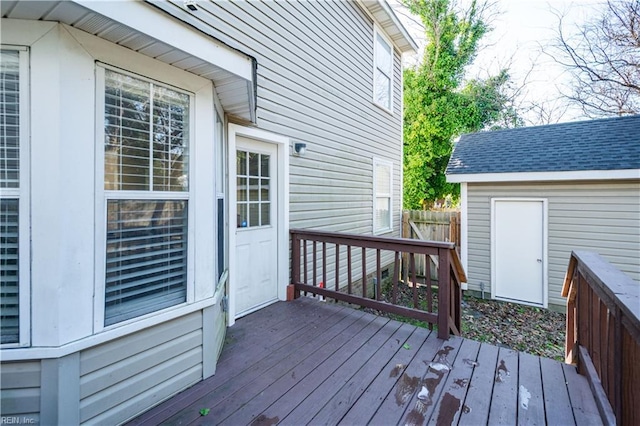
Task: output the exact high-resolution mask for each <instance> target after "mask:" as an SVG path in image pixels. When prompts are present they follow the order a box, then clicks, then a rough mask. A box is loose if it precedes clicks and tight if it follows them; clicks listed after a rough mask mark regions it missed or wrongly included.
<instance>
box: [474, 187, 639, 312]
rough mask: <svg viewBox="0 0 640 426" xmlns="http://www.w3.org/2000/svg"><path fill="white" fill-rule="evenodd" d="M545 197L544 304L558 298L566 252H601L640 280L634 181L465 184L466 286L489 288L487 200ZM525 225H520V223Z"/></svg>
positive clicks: (561, 303)
mask: <svg viewBox="0 0 640 426" xmlns="http://www.w3.org/2000/svg"><path fill="white" fill-rule="evenodd" d="M494 197H500V198H509V197H511V198H521V197H539V198H545V199H547V200H548V263H549V265H548V271H549V272H548V273H549V277H548V282H549V303H550V304H554V305H564V304H565V300H564V299H563V298H562V297H561V296H560V291H561V289H562V283H563V280H564V275H565V273H566V271H567V267H568V265H569V257H570V254H571V251H572V250H589V251H595V252H597V253H599V254H601V255H602V256H603V257H604V258H605V259H607V260H608V261H609V262H611V263H612V264H613V265H614V266H615V267H617V268H619V269H620V270H622V271H623V272H625V273H626V274H627V275H629V276H630V277H631V278H633V279H634V280H636V281H639V282H640V257H639V256H638V248H639V247H640V221H638V218H639V217H640V181H637V180H635V181H609V182H604V181H597V182H568V183H554V182H535V183H529V184H510V183H500V184H496V183H486V184H476V183H469V184H468V236H469V251H468V270H467V277H468V278H469V282H468V284H469V289H471V290H480V283H481V282H482V283H484V284H485V291H487V292H489V291H490V289H491V281H490V277H491V270H490V267H491V249H490V248H491V245H490V241H491V239H490V215H491V203H490V199H491V198H494ZM523 226H526V224H523Z"/></svg>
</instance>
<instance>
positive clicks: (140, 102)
mask: <svg viewBox="0 0 640 426" xmlns="http://www.w3.org/2000/svg"><path fill="white" fill-rule="evenodd" d="M103 70H104V195H105V204H106V266H105V304H104V325H105V326H108V325H111V324H115V323H118V322H121V321H125V320H127V319H130V318H135V317H138V316H141V315H145V314H148V313H151V312H155V311H158V310H160V309H164V308H167V307H170V306H173V305H177V304H180V303H183V302H186V295H187V269H188V268H187V244H188V241H187V234H188V226H189V223H188V216H189V215H188V211H189V167H188V166H189V139H190V135H189V127H190V124H191V123H190V121H191V101H192V100H191V96H190V95H189V94H187V93H184V92H180V91H178V90H176V89H173V88H170V87H167V86H164V85H161V84H158V83H156V82H152V81H148V80H143V79H141V78H137V77H133V76H130V75H127V74H123V73H120V72H116V71H113V70H110V69H103Z"/></svg>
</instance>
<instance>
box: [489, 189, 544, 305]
mask: <svg viewBox="0 0 640 426" xmlns="http://www.w3.org/2000/svg"><path fill="white" fill-rule="evenodd" d="M493 207H494V208H493V221H492V223H493V229H494V232H493V238H494V250H493V257H494V258H493V262H492V263H493V267H494V270H493V274H492V275H493V294H494V297H495V298H496V299H502V300H508V301H514V302H523V303H527V304H532V305H537V306H545V303H544V293H545V292H544V286H545V280H544V270H545V268H544V264H543V262H544V259H545V256H544V201H542V200H495V201H494V206H493Z"/></svg>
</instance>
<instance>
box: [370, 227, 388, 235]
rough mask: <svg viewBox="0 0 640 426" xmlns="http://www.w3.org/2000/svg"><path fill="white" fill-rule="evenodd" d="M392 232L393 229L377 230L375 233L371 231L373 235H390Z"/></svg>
mask: <svg viewBox="0 0 640 426" xmlns="http://www.w3.org/2000/svg"><path fill="white" fill-rule="evenodd" d="M392 232H393V228H385V229H378V230H376V231H373V235H384V234H390V233H392Z"/></svg>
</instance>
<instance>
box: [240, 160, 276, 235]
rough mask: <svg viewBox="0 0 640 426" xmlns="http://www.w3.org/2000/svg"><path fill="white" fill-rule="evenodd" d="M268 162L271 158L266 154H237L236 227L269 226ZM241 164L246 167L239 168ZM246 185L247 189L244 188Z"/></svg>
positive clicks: (269, 180)
mask: <svg viewBox="0 0 640 426" xmlns="http://www.w3.org/2000/svg"><path fill="white" fill-rule="evenodd" d="M270 161H271V156H269V155H267V154H260V153H255V152H249V151H238V153H237V164H238V171H237V173H238V178H237V182H238V188H237V194H238V199H237V201H238V227H241V228H244V227H255V226H267V225H270V224H271V215H270V211H269V206H270V201H271V199H270V197H271V194H270V182H271V179H270V177H269V173H270ZM242 164H244V165H245V166H246V167H241V165H242ZM247 183H248V188H246V186H247V185H246V184H247ZM245 188H246V189H245Z"/></svg>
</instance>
